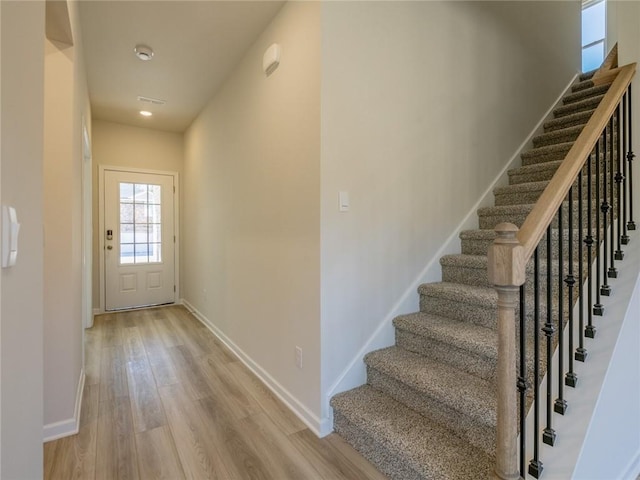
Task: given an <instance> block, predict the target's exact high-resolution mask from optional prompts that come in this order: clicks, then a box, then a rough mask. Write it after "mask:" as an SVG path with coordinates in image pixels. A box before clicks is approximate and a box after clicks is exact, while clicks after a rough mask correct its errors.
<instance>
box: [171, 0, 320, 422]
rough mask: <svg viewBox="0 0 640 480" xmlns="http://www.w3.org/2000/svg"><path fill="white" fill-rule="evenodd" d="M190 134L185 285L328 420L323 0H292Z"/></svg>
mask: <svg viewBox="0 0 640 480" xmlns="http://www.w3.org/2000/svg"><path fill="white" fill-rule="evenodd" d="M274 42H277V43H278V44H280V45H281V46H282V60H281V63H280V66H279V68H278V69H277V70H276V71H275V72H274V73H273V74H272V75H271V76H270V77H265V75H264V73H263V72H262V55H263V53H264V51H265V50H266V49H267V47H269V45H271V44H272V43H274ZM185 146H186V149H185V152H186V153H185V175H184V189H183V190H184V204H183V207H184V208H183V212H184V215H183V232H184V234H183V244H182V246H183V252H184V261H183V262H182V266H183V297H184V298H185V300H186V301H187V302H188V303H189V304H190V305H191V306H192V307H194V308H196V309H197V310H198V312H199V313H200V315H202V317H204V318H206V319H207V321H208V322H210V324H212V326H213V328H214V329H215V330H217V331H218V332H219V333H220V334H221V335H222V336H223V337H224V338H225V339H226V340H227V341H229V342H230V343H233V346H234V348H236V350H237V351H238V352H241V354H242V355H244V356H245V360H246V361H247V362H248V363H250V364H252V365H253V366H254V368H256V369H257V370H258V373H259V374H260V375H261V376H262V378H264V379H265V380H267V382H268V383H270V385H271V386H272V388H274V389H275V390H276V391H278V393H279V394H280V395H281V396H282V397H283V398H285V400H286V401H287V402H289V403H290V404H291V405H292V406H294V407H295V408H296V409H297V411H298V412H299V413H301V415H303V416H304V417H305V419H306V420H307V422H308V423H310V424H311V426H312V427H313V428H315V429H318V422H319V413H320V314H319V292H320V269H319V265H320V259H319V254H320V246H319V240H320V231H319V228H320V217H319V212H320V205H319V199H320V183H319V182H320V5H319V3H316V2H291V3H288V4H285V6H284V7H283V8H282V10H281V11H280V12H279V14H278V15H277V16H276V17H275V18H274V20H273V22H272V23H271V24H270V25H269V27H267V29H266V30H265V31H264V32H263V34H262V35H261V36H260V37H259V38H258V39H257V41H256V42H255V44H254V45H253V46H252V47H251V48H250V49H249V50H248V52H247V53H246V55H245V56H244V58H243V60H242V61H241V62H240V64H239V65H238V66H237V67H236V69H235V70H234V71H233V73H231V75H230V76H229V78H228V79H227V81H226V83H225V84H224V85H223V86H222V87H221V88H220V89H219V91H218V92H217V93H216V94H215V95H214V97H213V98H212V100H211V101H210V102H209V104H208V105H207V106H206V107H205V108H204V110H203V111H202V113H201V114H200V115H199V116H198V118H197V119H196V120H195V121H194V122H193V124H192V126H191V127H190V128H189V129H188V131H187V132H186V134H185ZM295 346H300V347H301V348H302V350H303V369H298V368H296V366H295V363H294V359H295V354H294V352H295Z"/></svg>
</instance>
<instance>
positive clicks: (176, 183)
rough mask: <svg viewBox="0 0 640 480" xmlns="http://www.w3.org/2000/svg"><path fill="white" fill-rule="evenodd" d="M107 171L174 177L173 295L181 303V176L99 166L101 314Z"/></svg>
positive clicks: (103, 300)
mask: <svg viewBox="0 0 640 480" xmlns="http://www.w3.org/2000/svg"><path fill="white" fill-rule="evenodd" d="M106 171H117V172H126V173H143V174H145V173H146V174H151V175H166V176H171V177H173V186H174V188H175V192H174V194H173V235H174V237H175V239H176V241H175V243H174V250H173V262H174V263H173V265H174V269H173V277H174V278H173V282H174V283H173V284H174V285H175V286H176V291H175V292H174V293H173V301H174V303H179V301H178V300H179V299H180V298H181V297H180V235H179V232H180V208H179V207H180V203H179V200H180V181H179V180H180V174H179V173H178V172H175V171H166V170H148V169H145V168H132V167H119V166H117V165H98V238H99V242H98V252H99V255H100V275H99V276H100V313H105V311H106V310H105V303H106V300H105V298H106V292H105V274H106V269H105V262H104V250H105V238H104V235H103V232H104V231H105V225H104V207H105V198H104V195H105V188H104V175H105V172H106Z"/></svg>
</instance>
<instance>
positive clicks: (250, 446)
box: [44, 306, 385, 480]
mask: <svg viewBox="0 0 640 480" xmlns="http://www.w3.org/2000/svg"><path fill="white" fill-rule="evenodd" d="M85 370H86V382H85V388H84V398H83V404H82V415H81V420H80V432H79V433H78V434H77V435H74V436H71V437H66V438H62V439H60V440H56V441H53V442H48V443H46V444H45V445H44V476H45V479H56V480H57V479H64V480H70V479H94V478H95V479H108V480H111V479H154V480H155V479H171V480H174V479H183V478H190V479H198V480H200V479H214V478H215V479H275V480H280V479H295V480H304V479H349V480H351V479H384V478H385V477H384V476H383V475H382V474H380V473H379V472H378V471H377V470H376V469H375V468H374V467H373V466H372V465H371V464H369V463H368V462H367V461H366V460H365V459H364V458H362V457H361V456H360V455H359V454H358V453H357V452H356V451H355V450H353V449H352V448H351V447H350V446H349V445H347V444H346V443H345V442H344V441H343V440H342V439H341V438H340V437H338V436H336V435H335V434H332V435H329V436H328V437H326V438H324V439H318V438H317V437H316V436H315V435H314V434H313V433H312V432H311V431H310V430H309V429H308V428H306V427H305V425H304V424H303V423H302V422H301V421H300V420H299V419H298V418H297V417H296V416H295V415H293V414H292V413H291V412H290V411H289V410H288V409H287V408H286V407H285V406H284V405H283V404H282V402H280V401H279V400H278V399H277V398H276V397H275V396H274V395H273V394H272V393H271V392H270V391H269V390H268V389H267V388H266V387H265V386H264V385H263V384H262V383H261V382H260V381H259V380H258V379H257V378H256V377H255V376H254V375H253V374H252V373H251V372H250V371H249V370H248V369H247V368H246V367H245V366H244V365H243V364H242V363H240V362H239V361H238V360H237V359H236V357H235V356H234V355H233V354H232V353H231V352H230V351H229V350H228V349H226V348H225V347H224V345H222V343H221V342H220V341H219V340H217V339H216V338H215V337H214V336H213V335H212V334H211V333H210V332H209V331H208V330H207V329H206V328H205V327H204V326H203V325H202V324H201V323H200V322H198V321H197V320H196V319H195V318H194V317H193V316H192V315H190V314H189V312H188V311H187V310H185V309H184V308H183V307H180V306H171V307H163V308H154V309H148V310H138V311H132V312H123V313H114V314H108V315H101V316H98V317H96V319H95V324H94V326H93V328H91V329H89V330H87V331H86V367H85Z"/></svg>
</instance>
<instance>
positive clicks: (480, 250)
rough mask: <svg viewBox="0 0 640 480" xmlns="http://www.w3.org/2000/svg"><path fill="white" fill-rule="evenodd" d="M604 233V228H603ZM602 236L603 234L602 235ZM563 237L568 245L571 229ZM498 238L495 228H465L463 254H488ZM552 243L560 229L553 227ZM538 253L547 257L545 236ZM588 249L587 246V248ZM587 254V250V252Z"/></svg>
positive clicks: (556, 251)
mask: <svg viewBox="0 0 640 480" xmlns="http://www.w3.org/2000/svg"><path fill="white" fill-rule="evenodd" d="M583 232H584V233H583V238H585V237H586V232H587V230H586V229H584V230H583ZM593 232H594V233H593V235H595V229H594V230H593ZM601 233H602V230H601ZM601 236H602V235H601ZM562 238H563V241H564V245H567V239H568V238H569V231H568V230H567V229H566V228H565V229H564V230H563V234H562ZM495 239H496V234H495V232H494V231H493V230H464V231H462V232H460V241H461V245H462V249H461V251H462V254H463V255H484V256H486V255H487V252H488V251H489V247H490V246H491V244H492V243H493V242H494V240H495ZM551 243H552V244H553V245H557V243H558V229H553V230H552V231H551ZM574 248H575V251H576V252H577V251H578V247H577V244H575V243H574ZM538 249H539V250H538V253H539V255H540V258H541V259H544V258H546V257H547V245H546V241H545V240H544V237H543V239H542V241H541V242H540V244H539V246H538ZM585 250H586V248H585ZM576 255H577V253H576ZM585 255H586V252H585ZM551 258H553V259H557V258H558V249H557V248H553V249H552V250H551Z"/></svg>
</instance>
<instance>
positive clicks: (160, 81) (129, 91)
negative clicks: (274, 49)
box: [79, 0, 284, 132]
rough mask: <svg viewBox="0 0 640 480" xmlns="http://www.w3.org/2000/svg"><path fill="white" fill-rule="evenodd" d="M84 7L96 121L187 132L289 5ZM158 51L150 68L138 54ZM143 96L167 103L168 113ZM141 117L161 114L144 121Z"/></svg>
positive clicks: (88, 0) (92, 3)
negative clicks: (142, 46) (143, 113)
mask: <svg viewBox="0 0 640 480" xmlns="http://www.w3.org/2000/svg"><path fill="white" fill-rule="evenodd" d="M79 3H80V23H81V29H82V43H83V46H84V57H85V62H86V69H87V80H88V84H89V95H90V97H91V108H92V114H93V117H94V118H99V119H103V120H110V121H114V122H118V123H124V124H128V125H136V126H141V127H148V128H154V129H158V130H167V131H173V132H183V131H184V130H185V129H186V128H187V127H188V126H189V125H190V124H191V122H192V121H193V119H194V118H195V117H196V116H197V115H198V113H199V112H200V111H201V110H202V108H203V107H204V106H205V105H206V103H207V101H208V100H209V99H210V98H211V97H212V95H213V94H214V92H215V91H216V90H217V88H218V87H219V86H220V85H221V84H222V82H223V81H224V79H225V78H226V77H227V75H228V74H229V73H230V72H231V70H232V69H233V67H235V66H236V65H237V63H238V62H239V61H240V59H241V58H242V56H243V54H244V52H245V51H246V50H247V49H248V48H249V47H250V46H251V45H252V44H253V42H254V41H255V40H256V39H257V37H258V35H259V34H260V33H262V31H263V30H264V29H265V27H266V26H267V25H268V24H269V22H270V21H271V20H272V19H273V17H274V16H275V15H276V13H277V12H278V10H279V9H280V8H281V7H282V5H283V4H284V2H283V1H255V2H254V1H242V0H236V1H217V0H210V1H149V0H146V1H126V0H120V1H113V0H111V1H97V0H83V1H81V2H79ZM138 44H145V45H148V46H150V47H151V48H153V51H154V56H153V58H152V59H151V60H149V61H146V62H144V61H141V60H139V59H138V58H137V57H136V55H135V53H134V48H135V46H136V45H138ZM139 95H142V96H145V97H151V98H156V99H161V100H165V101H166V104H165V105H162V106H157V105H151V104H149V103H143V102H140V101H138V99H137V97H138V96H139ZM140 110H149V111H151V112H153V116H152V117H148V118H145V117H142V116H141V115H140V114H139V111H140Z"/></svg>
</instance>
